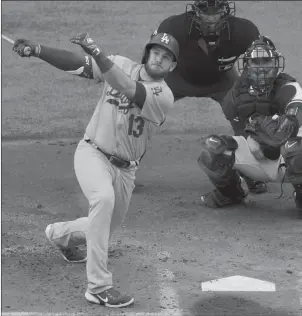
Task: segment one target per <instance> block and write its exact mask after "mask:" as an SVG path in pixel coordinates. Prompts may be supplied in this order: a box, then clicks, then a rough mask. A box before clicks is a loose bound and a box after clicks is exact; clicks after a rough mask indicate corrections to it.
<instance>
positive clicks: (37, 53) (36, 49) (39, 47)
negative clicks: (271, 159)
mask: <svg viewBox="0 0 302 316" xmlns="http://www.w3.org/2000/svg"><path fill="white" fill-rule="evenodd" d="M40 53H41V45H37V46H36V48H35V56H36V57H40Z"/></svg>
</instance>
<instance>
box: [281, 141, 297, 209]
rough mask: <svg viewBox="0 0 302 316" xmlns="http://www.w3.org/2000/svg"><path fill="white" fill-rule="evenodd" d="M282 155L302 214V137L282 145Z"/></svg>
mask: <svg viewBox="0 0 302 316" xmlns="http://www.w3.org/2000/svg"><path fill="white" fill-rule="evenodd" d="M281 155H282V156H283V158H284V161H285V164H286V176H287V179H288V181H289V182H290V183H291V184H292V185H293V187H294V190H295V193H294V197H295V201H296V206H297V208H298V209H299V210H300V211H301V215H302V137H295V138H291V139H290V140H288V141H287V142H286V143H285V145H284V146H282V147H281Z"/></svg>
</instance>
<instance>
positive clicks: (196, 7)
mask: <svg viewBox="0 0 302 316" xmlns="http://www.w3.org/2000/svg"><path fill="white" fill-rule="evenodd" d="M186 12H187V13H188V12H192V16H191V18H192V25H193V24H194V26H195V28H196V29H197V30H199V31H200V33H201V35H203V36H204V37H207V36H219V35H220V34H221V31H222V29H223V28H224V27H225V26H226V25H227V19H228V17H229V16H230V15H235V12H236V9H235V3H234V2H228V1H227V0H196V1H195V2H194V3H193V4H188V5H187V6H186Z"/></svg>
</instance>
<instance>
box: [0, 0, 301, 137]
mask: <svg viewBox="0 0 302 316" xmlns="http://www.w3.org/2000/svg"><path fill="white" fill-rule="evenodd" d="M187 3H191V1H190V2H188V1H173V2H172V1H163V2H162V1H145V2H136V1H85V2H84V1H26V2H16V1H8V2H2V33H3V34H5V35H7V36H10V37H12V38H14V39H16V38H22V37H23V38H27V39H31V40H34V41H36V42H38V43H41V44H45V45H49V46H53V47H58V48H65V49H70V50H74V51H81V50H80V48H79V47H77V46H75V45H73V44H71V43H70V42H69V38H70V37H71V36H72V35H74V34H75V33H77V32H82V31H87V32H89V33H90V35H91V36H92V37H93V38H94V39H96V40H97V41H98V42H99V44H100V45H102V47H104V48H105V50H106V51H107V52H108V53H113V54H116V53H118V54H121V55H124V56H128V57H130V58H132V59H133V60H136V61H139V60H140V57H141V53H142V50H143V47H144V45H145V43H146V40H147V39H148V37H149V35H150V34H151V33H152V32H153V30H154V29H155V28H156V26H157V25H158V24H159V23H160V21H162V20H163V19H164V18H165V17H167V16H169V15H172V14H177V13H181V12H184V10H185V5H186V4H187ZM237 12H238V14H237V15H240V16H243V17H248V18H250V19H253V20H254V21H255V23H256V24H257V25H258V26H259V28H260V29H261V30H262V32H263V33H264V34H266V35H269V36H271V37H272V38H273V39H275V42H276V44H278V45H279V47H280V50H281V51H282V52H283V53H284V54H285V55H286V56H287V60H286V61H287V67H288V69H289V70H290V72H291V73H292V74H293V75H295V76H297V77H298V79H300V78H301V71H300V69H299V68H298V67H297V65H299V64H300V57H299V54H300V52H301V49H300V45H301V44H300V41H299V40H298V38H300V31H301V21H300V20H301V14H302V3H300V2H292V1H290V2H288V1H286V2H273V1H271V2H268V1H251V2H248V1H246V2H237ZM268 12H275V16H276V19H275V22H274V23H271V22H268V19H267V14H268ZM278 16H280V17H281V18H280V19H278ZM289 33H290V34H289ZM295 37H296V40H295V41H293V38H295ZM99 95H100V94H99V90H98V86H97V85H95V84H94V83H93V82H92V81H89V80H85V79H81V78H78V77H73V76H71V75H68V74H66V73H64V72H63V71H60V70H58V69H56V68H53V67H52V66H50V65H48V64H46V63H44V62H43V61H41V60H39V59H35V58H30V59H28V58H20V57H19V56H18V55H16V54H15V53H13V52H12V51H11V46H10V45H9V44H8V43H6V42H4V41H2V137H3V138H6V139H8V138H11V139H15V138H32V137H80V136H81V135H82V134H83V132H84V130H85V126H86V125H87V123H88V121H89V119H90V116H91V114H92V113H93V110H94V108H95V106H96V103H97V101H98V98H99ZM228 127H229V123H228V122H227V121H226V120H225V119H224V117H223V115H222V112H221V109H220V107H219V105H218V104H216V103H215V102H213V101H209V100H208V99H195V98H191V99H189V98H187V99H184V100H181V101H179V102H177V103H176V108H175V110H174V111H172V112H171V113H170V115H169V117H168V119H167V123H166V125H165V126H164V127H163V129H164V130H165V131H172V132H173V131H180V132H191V131H200V132H207V131H210V130H213V129H214V128H217V130H219V131H222V130H226V129H227V128H228Z"/></svg>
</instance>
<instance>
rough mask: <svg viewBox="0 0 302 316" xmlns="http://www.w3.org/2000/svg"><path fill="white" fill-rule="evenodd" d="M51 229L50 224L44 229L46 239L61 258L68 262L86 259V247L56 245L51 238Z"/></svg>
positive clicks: (84, 260) (78, 261) (80, 261)
mask: <svg viewBox="0 0 302 316" xmlns="http://www.w3.org/2000/svg"><path fill="white" fill-rule="evenodd" d="M51 229H52V225H51V224H49V225H48V226H47V227H46V229H45V235H46V238H47V239H48V241H49V242H50V243H51V244H52V245H53V246H54V247H56V248H57V249H58V250H59V252H60V254H61V256H62V257H63V259H64V260H65V261H67V262H70V263H82V262H86V261H87V251H86V249H84V250H83V249H80V248H79V247H78V246H75V247H72V248H71V247H69V248H64V247H62V246H60V245H58V244H57V243H56V242H55V241H54V240H52V239H51Z"/></svg>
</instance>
